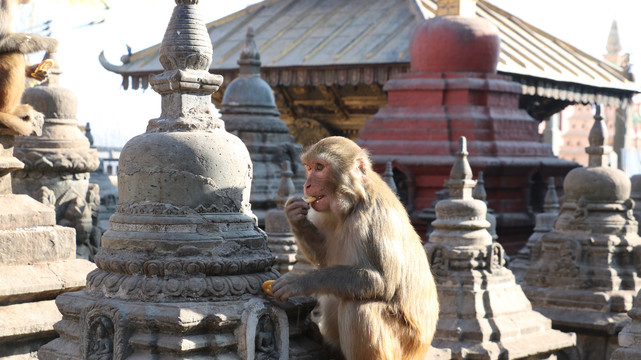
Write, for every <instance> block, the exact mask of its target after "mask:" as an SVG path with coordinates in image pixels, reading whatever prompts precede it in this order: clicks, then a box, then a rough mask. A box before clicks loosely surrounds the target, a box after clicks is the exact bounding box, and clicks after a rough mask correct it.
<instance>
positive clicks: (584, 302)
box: [522, 106, 641, 360]
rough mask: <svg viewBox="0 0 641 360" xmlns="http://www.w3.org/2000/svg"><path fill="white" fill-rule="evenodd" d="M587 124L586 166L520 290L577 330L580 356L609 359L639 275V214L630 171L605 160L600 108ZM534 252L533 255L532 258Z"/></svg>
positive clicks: (569, 185) (640, 285)
mask: <svg viewBox="0 0 641 360" xmlns="http://www.w3.org/2000/svg"><path fill="white" fill-rule="evenodd" d="M594 120H595V121H594V125H593V127H592V129H591V130H590V135H589V144H590V146H588V147H587V148H586V152H587V153H588V155H589V164H588V167H581V168H576V169H574V170H572V171H570V173H568V175H567V176H566V177H565V180H564V181H563V190H564V194H565V195H564V201H563V205H562V206H561V210H560V212H559V215H558V217H557V219H556V222H555V223H554V229H553V230H552V231H550V232H549V233H547V234H545V235H543V236H542V238H541V250H540V258H539V259H538V260H537V261H531V263H530V266H529V268H528V269H527V271H526V273H525V277H524V279H523V284H522V286H523V290H524V291H525V293H526V295H527V297H528V298H529V299H530V301H531V302H532V306H533V307H534V308H535V309H536V310H538V311H540V312H541V313H543V314H544V315H546V316H547V317H549V318H550V319H552V324H553V326H554V327H555V328H557V329H563V330H564V331H573V332H575V333H576V334H577V347H578V349H579V352H580V354H581V356H582V358H586V359H587V358H588V357H587V356H588V355H589V356H590V357H589V359H604V360H605V359H609V357H610V354H611V352H612V351H613V350H614V349H615V348H616V347H618V343H617V334H618V333H619V331H621V329H622V328H623V326H624V325H625V322H627V321H628V317H627V316H626V312H627V311H629V310H630V309H631V308H632V304H633V299H634V297H635V295H636V294H637V292H638V291H639V289H641V280H640V279H639V276H638V270H637V267H638V266H639V256H638V252H639V246H640V245H641V238H639V235H638V234H637V226H638V224H637V221H636V220H635V219H634V216H633V201H631V200H630V179H629V178H628V177H627V176H626V174H625V173H624V172H623V171H621V170H618V169H616V168H612V167H609V166H607V165H608V154H609V152H610V151H611V150H610V148H609V147H608V146H604V140H605V138H606V136H607V129H606V128H605V124H604V123H603V121H602V117H601V115H600V109H599V107H598V106H597V111H596V114H595V116H594ZM533 260H534V259H533Z"/></svg>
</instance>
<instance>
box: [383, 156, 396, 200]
mask: <svg viewBox="0 0 641 360" xmlns="http://www.w3.org/2000/svg"><path fill="white" fill-rule="evenodd" d="M392 169H393V167H392V162H391V161H388V162H387V163H386V164H385V172H383V181H385V183H386V184H387V185H388V186H389V187H390V189H392V192H394V194H396V196H398V188H397V187H396V182H394V171H393V170H392Z"/></svg>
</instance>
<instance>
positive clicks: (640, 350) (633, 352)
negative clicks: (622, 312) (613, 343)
mask: <svg viewBox="0 0 641 360" xmlns="http://www.w3.org/2000/svg"><path fill="white" fill-rule="evenodd" d="M628 316H629V317H631V318H632V321H631V322H630V323H628V324H627V325H626V326H625V327H624V328H623V330H621V332H620V333H619V348H617V349H616V350H614V352H613V353H612V356H611V357H610V360H639V359H641V292H639V293H638V294H637V297H636V298H635V300H634V306H633V307H632V309H630V311H628Z"/></svg>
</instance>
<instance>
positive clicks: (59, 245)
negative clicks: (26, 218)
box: [0, 200, 76, 267]
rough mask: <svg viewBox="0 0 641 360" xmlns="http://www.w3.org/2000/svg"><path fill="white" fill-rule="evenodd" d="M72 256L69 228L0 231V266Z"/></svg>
mask: <svg viewBox="0 0 641 360" xmlns="http://www.w3.org/2000/svg"><path fill="white" fill-rule="evenodd" d="M34 201H35V200H34ZM52 213H53V211H52ZM34 215H35V214H34ZM75 258H76V231H75V230H74V229H72V228H68V227H63V226H52V227H30V228H23V229H17V230H14V231H0V267H2V266H10V265H19V264H35V263H44V262H50V261H58V260H70V259H75Z"/></svg>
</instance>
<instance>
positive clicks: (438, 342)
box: [425, 137, 575, 360]
mask: <svg viewBox="0 0 641 360" xmlns="http://www.w3.org/2000/svg"><path fill="white" fill-rule="evenodd" d="M458 144H459V149H458V152H457V159H456V162H455V164H454V166H453V167H452V171H451V176H450V179H449V180H446V184H447V186H448V187H449V188H450V194H451V193H452V192H455V193H457V195H456V196H452V195H450V198H449V199H444V200H441V201H439V202H438V203H437V204H436V220H435V221H434V222H432V226H433V227H434V231H433V232H432V233H431V234H430V236H429V241H428V242H427V243H425V250H426V251H427V254H428V258H429V259H430V265H431V267H432V272H433V273H434V275H435V279H436V287H437V290H438V296H439V302H440V304H441V311H440V314H439V322H438V324H437V328H436V333H435V335H434V340H433V342H432V346H434V347H436V348H440V349H443V348H445V349H450V350H451V351H452V356H451V357H452V358H456V359H472V358H474V359H476V358H479V359H480V358H483V359H491V360H494V359H522V358H528V359H543V358H548V357H549V356H550V354H551V353H554V352H555V351H559V350H562V349H564V348H568V347H571V346H573V345H574V343H575V342H574V337H573V335H570V334H563V333H561V332H559V331H556V330H552V328H551V323H550V321H549V320H548V319H546V318H545V317H543V316H541V315H540V314H538V313H536V312H534V311H532V309H531V306H530V303H529V301H528V300H527V298H526V297H525V295H524V294H523V291H522V290H521V288H520V287H519V286H518V285H517V284H516V281H515V279H514V276H513V275H512V272H511V271H510V270H509V269H507V268H506V267H505V251H504V250H503V247H502V246H501V245H500V244H499V243H496V242H494V243H493V242H492V237H491V236H490V234H489V233H488V231H487V229H488V228H489V226H490V224H489V222H488V221H487V220H486V205H485V203H484V202H483V201H482V200H478V199H473V198H472V194H471V192H472V188H473V187H474V184H475V183H476V182H475V181H473V180H471V177H472V172H471V169H470V166H469V164H468V162H467V151H466V141H465V138H464V137H462V138H461V139H459V143H458ZM485 299H492V300H490V301H486V300H485ZM488 323H489V324H492V325H491V326H488V325H487V324H488Z"/></svg>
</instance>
